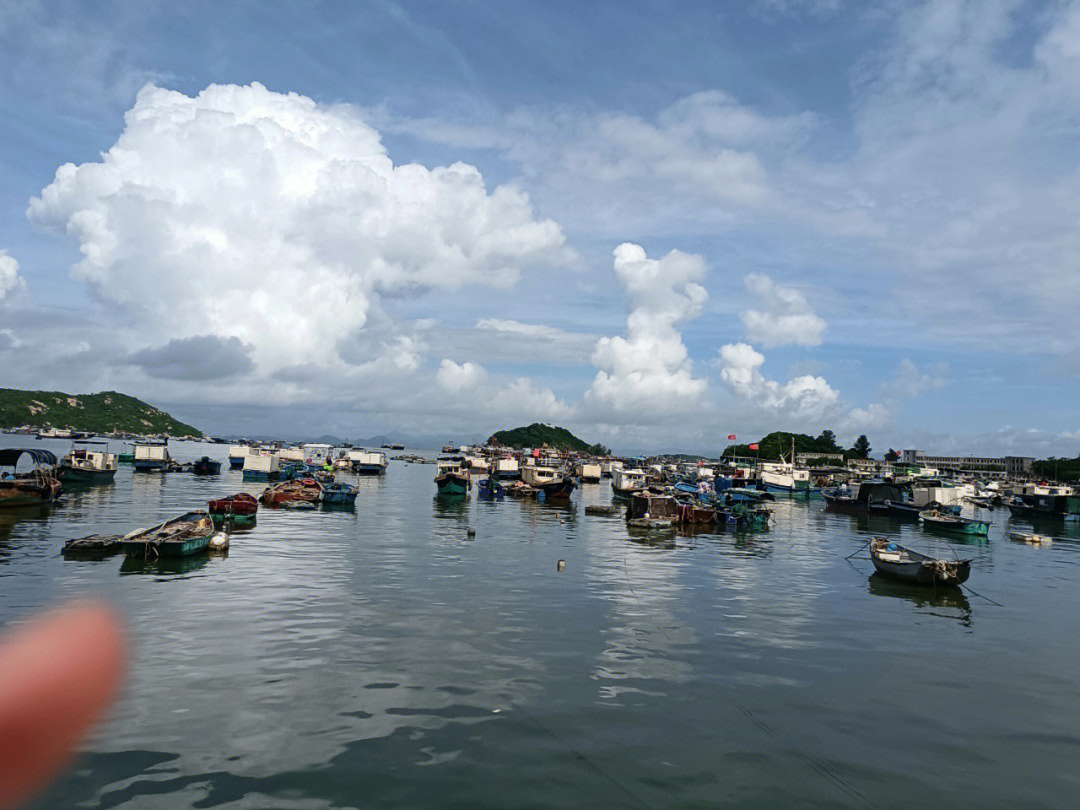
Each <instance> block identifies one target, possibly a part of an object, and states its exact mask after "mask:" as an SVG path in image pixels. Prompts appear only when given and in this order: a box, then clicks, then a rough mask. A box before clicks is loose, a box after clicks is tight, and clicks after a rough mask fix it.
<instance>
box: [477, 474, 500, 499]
mask: <svg viewBox="0 0 1080 810" xmlns="http://www.w3.org/2000/svg"><path fill="white" fill-rule="evenodd" d="M476 494H477V495H478V496H479V497H480V498H481V499H482V500H485V501H495V500H501V499H502V498H503V497H504V496H505V495H506V487H504V486H503V485H502V484H500V483H499V482H498V480H497V479H495V478H493V477H492V476H491V475H488V477H487V478H483V479H481V480H480V481H479V482H478V483H477V484H476Z"/></svg>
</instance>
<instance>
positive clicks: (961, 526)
mask: <svg viewBox="0 0 1080 810" xmlns="http://www.w3.org/2000/svg"><path fill="white" fill-rule="evenodd" d="M919 522H920V523H922V524H923V525H924V526H929V527H930V528H934V529H943V530H945V531H950V532H956V533H957V534H971V535H977V536H980V537H985V536H986V535H987V534H989V533H990V521H988V520H974V519H972V518H965V517H960V516H959V515H950V514H946V513H945V512H939V511H938V510H937V509H927V510H926V511H925V512H921V513H920V514H919Z"/></svg>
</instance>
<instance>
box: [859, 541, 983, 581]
mask: <svg viewBox="0 0 1080 810" xmlns="http://www.w3.org/2000/svg"><path fill="white" fill-rule="evenodd" d="M870 559H871V560H872V561H873V563H874V569H875V570H876V571H877V572H878V573H879V574H881V575H882V576H886V577H889V578H890V579H897V580H902V581H904V582H910V583H912V584H914V585H946V586H947V585H962V584H964V583H965V582H967V579H968V576H969V575H970V574H971V560H961V559H956V560H945V559H938V558H935V557H930V556H928V555H926V554H922V553H920V552H918V551H915V550H913V549H910V548H906V547H905V546H901V545H899V544H897V543H894V542H892V541H890V540H889V539H888V538H885V537H875V538H874V539H873V540H871V541H870Z"/></svg>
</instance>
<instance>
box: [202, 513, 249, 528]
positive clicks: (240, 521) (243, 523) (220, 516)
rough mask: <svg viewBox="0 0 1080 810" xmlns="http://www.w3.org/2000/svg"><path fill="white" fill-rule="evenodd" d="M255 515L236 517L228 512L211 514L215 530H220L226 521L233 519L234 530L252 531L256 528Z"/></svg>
mask: <svg viewBox="0 0 1080 810" xmlns="http://www.w3.org/2000/svg"><path fill="white" fill-rule="evenodd" d="M255 517H256V516H255V515H253V514H252V515H234V514H231V513H228V512H211V513H210V519H211V520H212V521H214V528H215V529H220V528H221V527H222V526H224V525H225V521H226V520H228V519H229V518H232V528H234V529H252V528H254V527H255Z"/></svg>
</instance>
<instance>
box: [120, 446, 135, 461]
mask: <svg viewBox="0 0 1080 810" xmlns="http://www.w3.org/2000/svg"><path fill="white" fill-rule="evenodd" d="M121 447H122V448H124V449H122V450H121V451H120V452H119V453H117V454H116V462H117V464H134V463H135V448H134V447H133V446H132V445H130V444H122V445H121Z"/></svg>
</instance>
